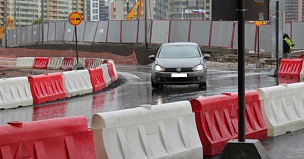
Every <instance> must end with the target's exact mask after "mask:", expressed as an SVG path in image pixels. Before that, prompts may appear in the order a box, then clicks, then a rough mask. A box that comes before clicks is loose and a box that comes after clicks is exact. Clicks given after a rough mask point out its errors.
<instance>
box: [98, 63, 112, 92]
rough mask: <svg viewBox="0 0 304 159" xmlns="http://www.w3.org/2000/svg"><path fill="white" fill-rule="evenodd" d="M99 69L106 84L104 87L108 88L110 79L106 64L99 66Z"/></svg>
mask: <svg viewBox="0 0 304 159" xmlns="http://www.w3.org/2000/svg"><path fill="white" fill-rule="evenodd" d="M100 67H101V68H102V72H103V79H104V81H105V83H106V87H108V85H110V84H111V78H110V75H109V71H108V66H107V64H102V65H100Z"/></svg>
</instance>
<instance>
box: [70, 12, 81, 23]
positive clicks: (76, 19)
mask: <svg viewBox="0 0 304 159" xmlns="http://www.w3.org/2000/svg"><path fill="white" fill-rule="evenodd" d="M81 21H82V17H81V15H80V14H79V13H78V12H73V13H71V14H70V16H69V22H70V23H71V24H72V25H75V26H76V25H79V24H80V23H81Z"/></svg>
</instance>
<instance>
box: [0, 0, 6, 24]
mask: <svg viewBox="0 0 304 159" xmlns="http://www.w3.org/2000/svg"><path fill="white" fill-rule="evenodd" d="M5 6H6V2H5V0H0V27H1V26H2V25H3V24H4V23H5V22H6V21H5V17H6V15H5V9H6V7H5Z"/></svg>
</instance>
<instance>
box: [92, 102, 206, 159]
mask: <svg viewBox="0 0 304 159" xmlns="http://www.w3.org/2000/svg"><path fill="white" fill-rule="evenodd" d="M91 129H92V130H93V137H94V145H95V152H96V156H97V158H98V159H107V158H113V159H114V158H115V159H147V158H149V159H152V158H162V159H163V158H174V159H178V158H183V159H185V158H191V159H201V158H203V152H202V145H201V141H200V139H199V136H198V133H197V129H196V124H195V118H194V114H193V113H192V109H191V105H190V102H188V101H182V102H176V103H168V104H162V105H154V106H144V107H138V108H132V109H125V110H119V111H112V112H106V113H100V114H94V115H93V117H92V123H91Z"/></svg>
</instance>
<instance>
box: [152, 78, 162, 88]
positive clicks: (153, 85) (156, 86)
mask: <svg viewBox="0 0 304 159" xmlns="http://www.w3.org/2000/svg"><path fill="white" fill-rule="evenodd" d="M151 85H152V88H159V87H160V85H159V84H155V83H154V82H153V80H152V79H151Z"/></svg>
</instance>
